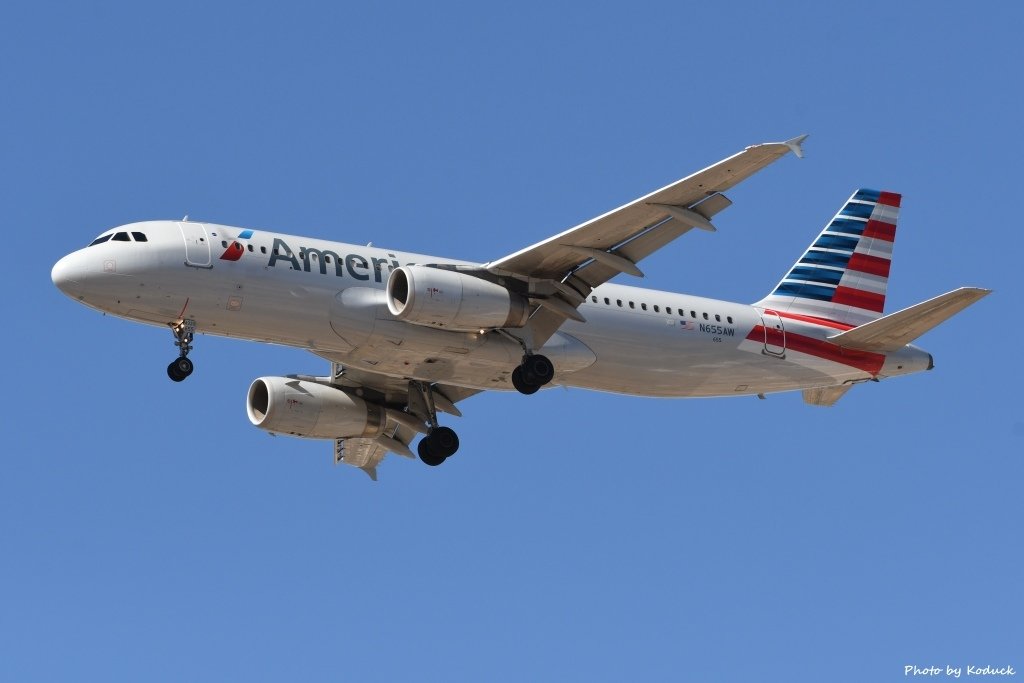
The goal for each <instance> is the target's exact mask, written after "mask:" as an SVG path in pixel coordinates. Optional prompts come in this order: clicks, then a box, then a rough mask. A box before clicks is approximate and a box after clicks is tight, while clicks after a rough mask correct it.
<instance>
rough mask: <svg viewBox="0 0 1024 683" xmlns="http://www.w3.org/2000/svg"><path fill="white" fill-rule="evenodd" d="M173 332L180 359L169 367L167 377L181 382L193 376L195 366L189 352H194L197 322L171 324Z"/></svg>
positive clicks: (187, 319) (187, 320)
mask: <svg viewBox="0 0 1024 683" xmlns="http://www.w3.org/2000/svg"><path fill="white" fill-rule="evenodd" d="M170 325H171V332H172V333H174V345H175V346H177V347H178V357H177V358H175V359H174V360H172V361H171V364H170V365H168V366H167V376H168V377H170V378H171V379H172V380H174V381H175V382H180V381H182V380H183V379H185V378H186V377H188V376H189V375H191V374H192V370H193V369H194V368H195V366H193V365H192V361H190V360H189V359H188V352H189V351H191V350H192V339H193V338H194V337H195V333H196V321H195V320H193V319H192V318H186V319H184V320H182V321H180V322H176V323H171V324H170Z"/></svg>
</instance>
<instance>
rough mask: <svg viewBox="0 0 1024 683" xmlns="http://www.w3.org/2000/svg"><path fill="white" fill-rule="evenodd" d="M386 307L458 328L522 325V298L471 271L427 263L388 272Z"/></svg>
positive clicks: (526, 309)
mask: <svg viewBox="0 0 1024 683" xmlns="http://www.w3.org/2000/svg"><path fill="white" fill-rule="evenodd" d="M387 301H388V310H389V311H391V314H392V315H394V316H395V317H396V318H398V319H399V320H403V321H405V322H409V323H413V324H414V325H424V326H428V327H442V328H445V329H448V330H454V331H459V332H475V331H477V330H481V329H496V328H501V327H522V326H523V325H525V324H526V319H527V318H528V317H529V314H530V306H529V304H528V303H527V301H526V299H524V298H523V297H521V296H519V295H517V294H513V293H512V292H510V291H508V290H507V289H505V288H504V287H502V286H501V285H498V284H495V283H493V282H488V281H487V280H481V279H480V278H478V277H473V276H472V275H466V274H465V273H457V272H455V271H452V270H444V269H442V268H430V267H427V266H402V267H401V268H397V269H395V270H394V272H392V273H391V277H390V278H388V288H387Z"/></svg>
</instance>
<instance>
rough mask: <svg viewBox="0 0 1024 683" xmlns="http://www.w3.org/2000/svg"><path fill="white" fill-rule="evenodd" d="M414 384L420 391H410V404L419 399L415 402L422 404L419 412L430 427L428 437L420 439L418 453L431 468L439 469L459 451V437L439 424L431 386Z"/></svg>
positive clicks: (419, 383)
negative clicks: (424, 416)
mask: <svg viewBox="0 0 1024 683" xmlns="http://www.w3.org/2000/svg"><path fill="white" fill-rule="evenodd" d="M414 384H415V387H416V388H418V389H419V391H418V392H412V391H410V397H409V398H410V403H411V402H413V397H414V396H415V397H416V398H417V399H419V400H416V401H415V402H416V403H418V404H420V405H418V406H417V407H418V408H420V410H419V411H417V412H422V413H425V414H426V422H427V425H428V426H429V427H430V431H429V432H428V433H427V435H426V436H424V437H423V438H422V439H420V442H419V444H418V445H417V446H416V451H417V452H418V453H419V456H420V460H422V461H423V462H424V463H426V464H427V465H430V466H431V467H437V466H438V465H440V464H441V463H443V462H444V461H445V460H447V459H448V458H450V457H451V456H453V455H455V452H456V451H457V450H459V435H458V434H456V433H455V430H454V429H452V428H450V427H442V426H441V425H439V424H438V423H437V408H436V407H435V406H434V392H433V389H431V387H430V385H429V384H426V383H424V382H415V383H414Z"/></svg>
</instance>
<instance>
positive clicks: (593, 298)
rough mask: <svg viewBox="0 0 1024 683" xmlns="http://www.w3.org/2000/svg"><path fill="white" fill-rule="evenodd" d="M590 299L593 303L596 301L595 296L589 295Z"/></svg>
mask: <svg viewBox="0 0 1024 683" xmlns="http://www.w3.org/2000/svg"><path fill="white" fill-rule="evenodd" d="M590 300H591V301H593V302H594V303H595V304H596V303H597V297H596V296H592V297H590Z"/></svg>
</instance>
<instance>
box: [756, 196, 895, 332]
mask: <svg viewBox="0 0 1024 683" xmlns="http://www.w3.org/2000/svg"><path fill="white" fill-rule="evenodd" d="M899 212H900V195H898V194H896V193H894V192H879V191H878V190H868V189H861V190H857V191H856V192H854V193H853V195H852V196H851V197H850V198H849V199H848V200H847V201H846V204H844V205H843V208H842V209H841V210H840V211H839V213H837V214H836V215H835V217H833V218H832V220H831V221H829V223H828V225H826V226H825V229H824V230H823V231H822V232H821V234H820V235H819V236H818V239H816V240H815V241H814V243H813V244H811V246H810V247H809V248H808V249H807V251H806V252H805V253H804V255H803V256H802V257H801V258H800V260H799V261H797V263H796V264H795V265H794V266H793V268H792V269H791V270H790V271H789V273H788V274H787V275H786V277H784V278H783V279H782V282H780V283H779V285H778V286H777V287H776V288H775V291H773V292H772V293H771V295H769V296H768V297H767V298H765V299H764V300H763V301H761V302H759V304H758V305H760V306H764V307H766V308H773V309H778V310H782V311H789V312H793V313H802V314H806V315H812V316H816V317H821V318H826V319H829V320H835V321H838V322H843V323H847V324H850V325H861V324H863V323H865V322H868V321H871V320H875V319H877V318H879V317H881V314H882V310H883V309H884V307H885V292H886V287H887V286H888V284H889V267H890V265H891V263H892V247H893V241H894V239H895V237H896V221H897V219H898V218H899Z"/></svg>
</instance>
